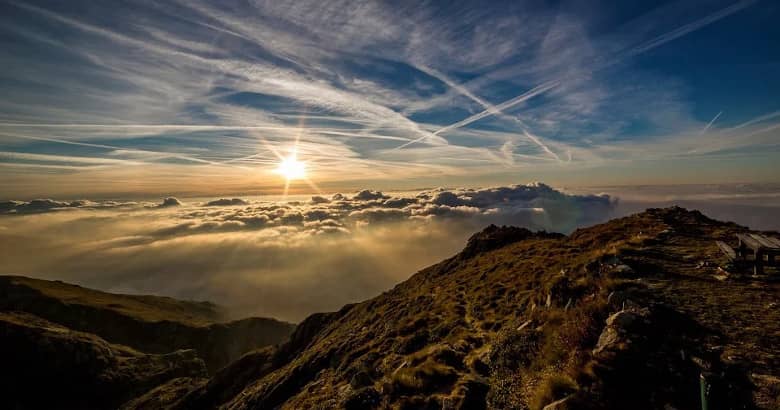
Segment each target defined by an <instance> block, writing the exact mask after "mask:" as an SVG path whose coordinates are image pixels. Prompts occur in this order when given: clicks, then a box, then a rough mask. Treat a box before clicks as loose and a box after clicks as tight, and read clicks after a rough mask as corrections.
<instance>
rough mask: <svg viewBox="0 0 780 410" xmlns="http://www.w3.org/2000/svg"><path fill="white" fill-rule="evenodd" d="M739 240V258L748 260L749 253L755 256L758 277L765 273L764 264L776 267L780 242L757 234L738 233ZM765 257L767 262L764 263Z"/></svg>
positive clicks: (755, 271) (779, 253) (779, 252)
mask: <svg viewBox="0 0 780 410" xmlns="http://www.w3.org/2000/svg"><path fill="white" fill-rule="evenodd" d="M737 239H738V240H739V246H738V247H737V252H736V253H737V256H738V257H739V258H742V259H747V255H748V253H751V254H753V263H754V270H753V272H754V273H755V274H756V275H758V274H761V273H764V264H766V266H776V259H775V257H776V256H779V255H780V240H777V239H776V238H772V237H769V236H764V235H760V234H755V233H748V234H742V233H738V234H737ZM764 256H766V261H764Z"/></svg>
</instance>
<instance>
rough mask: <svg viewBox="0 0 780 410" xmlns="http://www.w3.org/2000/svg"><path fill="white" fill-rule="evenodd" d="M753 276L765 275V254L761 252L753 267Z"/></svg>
mask: <svg viewBox="0 0 780 410" xmlns="http://www.w3.org/2000/svg"><path fill="white" fill-rule="evenodd" d="M753 274H754V275H763V274H764V254H763V253H761V252H756V263H755V265H754V267H753Z"/></svg>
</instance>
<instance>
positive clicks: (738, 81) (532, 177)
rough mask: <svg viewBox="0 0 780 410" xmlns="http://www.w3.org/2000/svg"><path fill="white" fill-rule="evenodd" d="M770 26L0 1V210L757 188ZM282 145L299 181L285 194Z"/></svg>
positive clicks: (709, 1) (615, 12)
mask: <svg viewBox="0 0 780 410" xmlns="http://www.w3.org/2000/svg"><path fill="white" fill-rule="evenodd" d="M779 19H780V4H778V3H777V2H774V1H768V0H752V1H750V0H749V1H720V0H717V1H716V0H704V1H695V2H692V1H658V2H646V1H620V2H599V1H555V2H538V1H509V2H500V1H495V2H489V3H485V2H468V1H465V2H418V1H414V2H412V1H410V2H395V1H393V2H347V1H319V0H318V1H296V2H278V1H268V2H263V1H232V0H227V1H220V2H214V1H200V0H187V1H178V0H169V1H165V2H152V1H144V0H138V1H134V0H130V1H105V2H91V1H68V2H61V1H6V0H0V61H2V65H1V66H0V92H1V93H2V98H0V179H1V180H2V190H0V191H1V192H0V199H6V200H10V199H19V200H29V199H33V198H41V197H43V198H69V199H78V198H92V199H95V198H133V197H142V196H147V197H149V196H166V195H178V196H197V195H220V194H232V193H235V194H244V195H262V194H266V195H279V194H281V193H283V192H284V189H285V186H287V188H288V192H289V193H299V194H323V193H328V194H329V193H333V192H337V191H342V190H350V189H353V190H360V189H364V188H371V189H383V190H390V189H399V190H405V189H422V188H426V187H435V186H457V187H466V186H470V187H477V186H497V185H509V184H516V183H528V182H531V181H543V182H546V183H550V184H552V185H555V186H564V185H565V186H607V185H622V186H635V185H648V184H650V185H652V184H667V185H669V184H712V183H774V182H778V175H780V172H779V171H780V166H779V165H778V162H779V160H780V78H779V76H778V75H777V73H779V72H780V50H779V49H778V48H777V44H778V41H779V40H780V25H778V24H776V22H777V21H778V20H779ZM293 152H294V153H295V155H296V157H297V159H298V160H299V161H300V162H301V163H303V164H304V165H305V168H306V177H305V178H301V179H295V180H292V181H285V178H284V177H283V176H282V175H279V173H278V172H275V171H276V170H277V169H278V167H279V162H280V161H281V159H283V158H285V157H287V156H289V155H292V153H293ZM288 182H289V183H288Z"/></svg>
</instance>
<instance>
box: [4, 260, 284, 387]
mask: <svg viewBox="0 0 780 410" xmlns="http://www.w3.org/2000/svg"><path fill="white" fill-rule="evenodd" d="M0 311H22V312H27V313H30V314H33V315H36V316H38V317H41V318H43V319H45V320H48V321H50V322H54V323H58V324H61V325H63V326H66V327H68V328H70V329H73V330H77V331H82V332H88V333H94V334H95V335H98V336H100V337H102V338H104V339H106V340H108V341H109V342H112V343H117V344H122V345H126V346H130V347H132V348H134V349H137V350H140V351H143V352H146V353H159V354H162V353H168V352H172V351H174V350H179V349H195V350H196V351H197V353H198V355H199V356H200V357H202V358H203V359H204V360H205V362H206V365H207V366H208V368H209V370H210V371H211V372H214V371H216V370H218V369H219V368H221V367H222V366H224V365H225V364H227V363H229V362H231V361H233V360H235V359H237V358H238V357H240V356H241V354H243V353H245V352H248V351H250V350H252V349H256V348H259V347H263V346H268V345H273V344H277V343H281V342H282V341H284V340H285V339H286V338H287V337H288V336H289V334H290V333H291V332H292V330H293V328H294V326H293V325H292V324H289V323H285V322H280V321H277V320H274V319H267V318H247V319H242V320H236V321H232V322H226V323H220V322H219V320H220V319H221V316H220V314H219V311H218V309H217V308H216V306H215V305H213V304H211V303H208V302H191V301H180V300H176V299H172V298H167V297H159V296H144V295H117V294H112V293H106V292H101V291H97V290H93V289H88V288H83V287H80V286H76V285H71V284H66V283H63V282H58V281H46V280H40V279H31V278H26V277H19V276H0Z"/></svg>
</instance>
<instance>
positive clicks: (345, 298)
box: [0, 183, 617, 321]
mask: <svg viewBox="0 0 780 410" xmlns="http://www.w3.org/2000/svg"><path fill="white" fill-rule="evenodd" d="M616 202H617V201H616V200H615V199H614V198H613V197H610V196H608V195H572V194H567V193H563V192H561V191H558V190H556V189H553V188H551V187H549V186H547V185H544V184H541V183H535V184H529V185H514V186H506V187H495V188H486V189H465V188H462V189H443V188H439V189H432V190H425V191H422V192H416V193H403V194H385V193H382V192H378V191H371V190H364V191H360V192H356V193H352V194H333V195H327V196H324V195H323V196H314V197H311V198H310V199H307V200H302V201H285V202H274V201H265V200H262V199H259V200H248V199H241V198H221V199H213V200H207V201H188V200H185V199H182V200H179V199H176V198H173V197H170V198H165V199H164V200H162V201H160V202H157V203H146V202H123V201H87V200H80V201H56V200H51V199H40V200H33V201H6V202H0V214H2V215H0V259H2V260H3V261H4V262H3V264H2V267H0V269H2V271H0V273H2V274H21V275H29V276H36V277H43V278H51V279H61V280H64V281H69V282H75V283H78V284H81V285H84V286H89V287H96V288H100V289H104V290H108V291H113V292H127V293H152V294H161V295H168V296H173V297H178V298H185V299H196V300H211V301H214V302H216V303H218V304H220V305H222V306H225V307H226V308H228V309H229V311H230V314H231V315H232V316H234V317H238V316H246V315H260V316H272V317H276V318H279V319H284V320H290V321H298V320H301V319H302V318H303V317H305V316H306V315H308V314H310V313H313V312H317V311H327V310H334V309H338V308H339V307H341V306H342V305H344V304H346V303H351V302H356V301H360V300H364V299H366V298H369V297H372V296H374V295H376V294H378V293H381V292H382V291H384V290H387V289H389V288H391V287H392V286H393V285H394V284H396V283H398V282H400V281H402V280H404V279H406V278H407V277H408V276H410V275H411V274H413V273H414V272H415V271H417V270H419V269H421V268H423V267H425V266H428V265H430V264H433V263H436V262H438V261H440V260H442V259H444V258H446V257H449V256H452V255H453V254H455V253H456V252H458V251H459V250H460V249H461V248H462V247H463V246H464V244H465V242H466V240H467V238H468V237H469V236H470V235H471V234H473V233H474V232H475V231H478V230H480V229H482V228H483V227H484V226H486V225H488V224H491V223H492V224H499V225H503V224H506V225H517V226H525V227H528V228H531V229H545V230H549V231H558V232H564V233H567V232H570V231H571V230H573V229H575V228H576V227H580V226H584V225H591V224H594V223H598V222H601V221H604V220H607V219H609V218H610V217H611V216H612V215H613V212H614V210H615V207H616Z"/></svg>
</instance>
